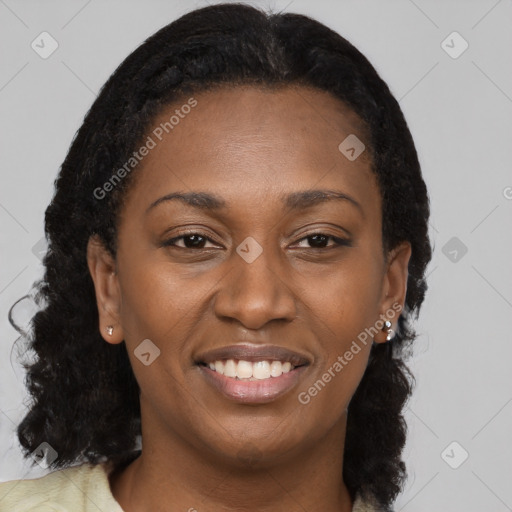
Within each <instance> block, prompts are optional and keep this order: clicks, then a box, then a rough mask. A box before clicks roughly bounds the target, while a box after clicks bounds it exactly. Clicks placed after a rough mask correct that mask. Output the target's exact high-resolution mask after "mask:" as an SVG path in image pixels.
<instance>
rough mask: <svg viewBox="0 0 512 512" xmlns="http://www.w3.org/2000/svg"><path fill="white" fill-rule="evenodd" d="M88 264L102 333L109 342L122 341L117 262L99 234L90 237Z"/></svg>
mask: <svg viewBox="0 0 512 512" xmlns="http://www.w3.org/2000/svg"><path fill="white" fill-rule="evenodd" d="M87 265H88V267H89V273H90V275H91V278H92V280H93V283H94V290H95V292H96V304H97V307H98V316H99V330H100V334H101V336H102V337H103V339H104V340H105V341H107V342H108V343H112V344H117V343H121V342H122V341H123V339H124V337H123V331H122V327H121V322H120V314H119V313H120V293H119V286H118V277H117V273H116V262H115V259H114V257H113V256H112V254H111V253H110V252H109V251H108V250H107V249H106V248H105V246H104V244H103V242H102V241H101V240H100V238H99V237H98V236H97V235H92V236H91V237H90V238H89V242H88V244H87Z"/></svg>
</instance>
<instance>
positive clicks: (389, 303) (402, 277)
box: [374, 241, 412, 343]
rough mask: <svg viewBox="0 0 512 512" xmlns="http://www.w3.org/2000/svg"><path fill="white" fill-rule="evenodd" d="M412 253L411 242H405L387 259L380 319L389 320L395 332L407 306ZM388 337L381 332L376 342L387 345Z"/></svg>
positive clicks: (376, 337)
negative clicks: (406, 299) (401, 314)
mask: <svg viewBox="0 0 512 512" xmlns="http://www.w3.org/2000/svg"><path fill="white" fill-rule="evenodd" d="M411 253H412V248H411V244H410V242H408V241H404V242H402V243H400V244H399V245H398V246H397V247H395V248H394V249H393V250H391V251H390V252H389V254H388V258H387V265H386V274H385V275H384V281H383V288H382V297H381V302H380V304H381V306H380V309H381V314H380V319H381V320H382V321H385V320H389V321H390V322H391V329H392V330H393V331H396V328H397V325H398V318H399V317H400V313H401V312H402V310H403V308H404V305H405V296H406V294H407V278H408V277H409V259H410V258H411ZM386 336H387V332H386V330H384V331H382V332H379V333H378V334H377V335H376V336H375V338H374V340H375V342H376V343H385V342H386Z"/></svg>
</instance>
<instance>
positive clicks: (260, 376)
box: [199, 359, 306, 382]
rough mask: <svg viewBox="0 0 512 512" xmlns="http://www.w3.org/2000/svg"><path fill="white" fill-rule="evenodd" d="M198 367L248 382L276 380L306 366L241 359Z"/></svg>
mask: <svg viewBox="0 0 512 512" xmlns="http://www.w3.org/2000/svg"><path fill="white" fill-rule="evenodd" d="M199 365H200V366H204V367H208V368H209V369H210V370H212V371H214V372H216V373H218V374H220V375H224V377H228V378H231V379H235V380H240V381H249V382H250V381H257V380H266V379H272V378H278V377H281V375H283V374H286V373H289V372H291V371H293V370H295V369H296V368H300V367H302V366H306V364H298V365H292V363H290V361H275V360H262V361H246V360H243V359H239V360H238V359H227V360H223V359H219V360H216V361H212V362H210V363H208V364H207V363H205V362H201V363H199Z"/></svg>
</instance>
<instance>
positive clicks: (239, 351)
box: [194, 343, 312, 404]
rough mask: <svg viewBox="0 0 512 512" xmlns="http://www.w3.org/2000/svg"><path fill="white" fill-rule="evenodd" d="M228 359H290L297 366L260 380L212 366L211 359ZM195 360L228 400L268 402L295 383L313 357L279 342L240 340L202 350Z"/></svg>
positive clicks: (207, 377) (203, 373)
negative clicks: (257, 342) (260, 343)
mask: <svg viewBox="0 0 512 512" xmlns="http://www.w3.org/2000/svg"><path fill="white" fill-rule="evenodd" d="M228 359H234V360H238V361H240V360H243V361H250V362H252V363H254V362H257V361H281V362H289V363H290V364H291V365H292V366H294V368H293V369H292V370H290V371H289V372H287V373H283V374H282V375H280V376H279V377H269V378H268V379H261V380H253V381H249V380H240V379H236V378H232V377H226V376H225V375H222V374H220V373H218V372H216V371H215V370H212V369H210V368H209V366H208V365H209V363H213V362H215V361H225V360H228ZM194 362H195V364H196V365H197V367H198V368H199V370H200V374H201V375H202V376H203V377H204V378H205V380H206V382H208V383H209V384H210V385H212V386H213V387H214V388H215V389H216V390H217V391H219V392H220V393H221V394H223V395H224V396H225V397H226V398H228V399H229V400H232V401H235V402H239V403H252V404H257V403H266V402H271V401H273V400H276V399H277V398H279V397H281V396H283V395H284V394H286V393H288V392H290V391H291V390H292V389H293V388H294V387H296V386H297V385H298V383H299V381H300V379H301V378H302V376H303V374H304V372H305V371H306V370H307V368H308V366H310V364H311V363H312V359H311V358H310V357H309V356H307V355H305V354H301V353H299V352H296V351H295V350H290V349H287V348H285V347H280V346H277V345H255V344H251V343H238V344H236V345H229V346H225V347H220V348H216V349H213V350H209V351H207V352H203V353H201V354H199V355H198V356H197V357H195V360H194Z"/></svg>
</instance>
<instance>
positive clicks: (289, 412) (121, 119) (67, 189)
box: [0, 4, 431, 512]
mask: <svg viewBox="0 0 512 512" xmlns="http://www.w3.org/2000/svg"><path fill="white" fill-rule="evenodd" d="M428 218H429V201H428V195H427V191H426V187H425V183H424V181H423V179H422V176H421V171H420V166H419V163H418V159H417V154H416V150H415V147H414V143H413V140H412V138H411V135H410V132H409V130H408V127H407V124H406V122H405V120H404V117H403V115H402V112H401V110H400V107H399V106H398V103H397V102H396V100H395V99H394V98H393V96H392V95H391V93H390V91H389V89H388V87H387V85H386V84H385V83H384V82H383V81H382V79H380V77H379V76H378V75H377V73H376V71H375V70H374V68H373V67H372V66H371V64H370V63H369V62H368V61H367V60H366V58H365V57H364V56H363V55H362V54H361V53H360V52H359V51H358V50H357V49H355V48H354V47H353V46H352V45H351V44H350V43H348V42H347V41H346V40H345V39H343V38H342V37H341V36H339V35H338V34H336V33H334V32H333V31H331V30H330V29H328V28H327V27H325V26H324V25H322V24H320V23H318V22H316V21H314V20H312V19H310V18H308V17H305V16H300V15H294V14H280V15H267V14H265V13H263V12H261V11H259V10H257V9H255V8H253V7H249V6H246V5H242V4H219V5H215V6H210V7H206V8H203V9H199V10H196V11H193V12H191V13H189V14H187V15H185V16H183V17H182V18H180V19H179V20H177V21H175V22H174V23H172V24H170V25H168V26H167V27H164V28H163V29H161V30H160V31H159V32H157V33H156V34H155V35H153V36H152V37H151V38H149V39H148V40H147V41H146V42H145V43H144V44H143V45H141V46H140V47H139V48H138V49H137V50H135V52H133V53H132V54H131V55H130V56H129V57H128V58H127V59H126V60H125V61H124V62H123V64H122V65H121V66H120V67H119V68H118V69H117V70H116V72H115V73H114V74H113V75H112V76H111V78H110V79H109V80H108V82H107V83H106V85H105V86H104V88H103V89H102V91H101V93H100V95H99V96H98V98H97V100H96V101H95V103H94V104H93V106H92V108H91V110H90V112H89V113H88V114H87V116H86V118H85V120H84V123H83V125H82V127H81V128H80V130H79V131H78V133H77V136H76V137H75V139H74V141H73V143H72V146H71V148H70V151H69V153H68V155H67V157H66V159H65V161H64V163H63V165H62V168H61V170H60V174H59V176H58V179H57V181H56V192H55V196H54V198H53V200H52V202H51V204H50V205H49V207H48V209H47V211H46V219H45V220H46V234H47V238H48V241H49V250H48V253H47V254H46V257H45V259H44V264H45V268H46V271H45V276H44V279H43V280H42V282H40V283H38V285H39V295H38V297H39V299H41V302H44V305H43V307H42V309H41V311H39V312H38V313H37V314H36V315H35V317H34V319H33V339H31V347H32V348H33V351H34V352H35V355H36V360H35V361H32V362H31V363H30V364H28V363H27V369H28V376H27V384H28V389H29V392H30V393H31V396H32V398H33V403H32V405H31V408H30V410H29V411H28V414H27V415H26V417H25V418H24V420H23V421H22V423H21V424H20V426H19V428H18V436H19V440H20V442H21V444H22V446H23V448H24V450H25V453H26V455H27V456H31V457H32V458H33V459H34V460H36V461H39V462H40V461H41V460H43V462H44V463H45V464H46V466H47V467H50V468H52V469H54V470H56V471H54V472H52V473H51V474H49V475H47V476H45V477H43V478H40V479H36V480H30V481H14V482H8V483H5V484H2V485H0V511H7V510H9V511H11V510H13V509H14V508H15V507H18V508H16V510H19V511H28V510H69V511H73V512H78V511H85V510H103V511H107V510H108V511H125V512H135V511H137V512H142V511H146V510H148V511H149V510H151V511H153V510H165V511H175V510H176V511H177V510H189V511H194V510H197V511H199V512H201V511H218V510H247V511H252V510H254V511H256V510H258V511H260V510H264V511H268V512H273V511H277V510H283V509H286V510H294V511H295V510H297V511H303V510H308V511H316V510H322V511H329V512H331V511H332V512H334V511H337V512H340V511H341V512H349V511H356V512H357V511H359V512H361V511H376V510H379V511H380V510H390V508H391V507H392V504H393V501H394V499H395V498H396V496H397V495H398V493H399V492H400V490H401V488H402V485H403V483H404V480H405V477H406V471H405V464H404V463H403V461H402V460H401V452H402V449H403V446H404V443H405V436H406V425H405V422H404V419H403V416H402V409H403V406H404V404H405V402H406V400H407V399H408V397H409V396H410V394H411V390H412V382H413V378H412V376H411V375H410V373H409V372H408V370H407V367H406V366H405V364H404V362H403V359H404V351H405V349H406V348H407V347H408V346H409V345H410V344H411V342H412V341H413V340H414V338H415V332H414V330H413V329H412V327H411V320H413V317H414V316H415V315H416V316H417V315H418V313H419V309H420V306H421V304H422V302H423V298H424V294H425V291H426V288H427V287H426V282H425V278H424V273H425V267H426V265H427V263H428V262H429V260H430V258H431V246H430V241H429V238H428ZM44 507H46V508H44Z"/></svg>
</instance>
